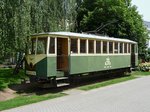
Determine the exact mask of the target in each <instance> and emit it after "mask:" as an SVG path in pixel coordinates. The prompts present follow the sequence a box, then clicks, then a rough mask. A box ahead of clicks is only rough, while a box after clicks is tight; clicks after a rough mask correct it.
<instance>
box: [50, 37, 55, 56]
mask: <svg viewBox="0 0 150 112" xmlns="http://www.w3.org/2000/svg"><path fill="white" fill-rule="evenodd" d="M52 41H53V43H52ZM55 41H56V39H55V38H54V37H50V42H49V54H55V49H56V48H55V47H56V45H55ZM51 45H53V46H51Z"/></svg>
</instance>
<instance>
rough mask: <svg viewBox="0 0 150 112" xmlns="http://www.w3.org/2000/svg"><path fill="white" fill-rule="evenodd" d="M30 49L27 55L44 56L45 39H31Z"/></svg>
mask: <svg viewBox="0 0 150 112" xmlns="http://www.w3.org/2000/svg"><path fill="white" fill-rule="evenodd" d="M31 41H32V49H31V52H30V53H29V54H46V51H47V38H33V39H32V40H31Z"/></svg>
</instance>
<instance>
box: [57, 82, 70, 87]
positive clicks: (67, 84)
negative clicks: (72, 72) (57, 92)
mask: <svg viewBox="0 0 150 112" xmlns="http://www.w3.org/2000/svg"><path fill="white" fill-rule="evenodd" d="M69 85H70V84H69V83H59V84H57V87H63V86H69Z"/></svg>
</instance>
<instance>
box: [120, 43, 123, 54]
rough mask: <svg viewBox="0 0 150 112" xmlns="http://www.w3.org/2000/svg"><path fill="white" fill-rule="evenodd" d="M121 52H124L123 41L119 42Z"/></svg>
mask: <svg viewBox="0 0 150 112" xmlns="http://www.w3.org/2000/svg"><path fill="white" fill-rule="evenodd" d="M119 53H123V42H120V44H119Z"/></svg>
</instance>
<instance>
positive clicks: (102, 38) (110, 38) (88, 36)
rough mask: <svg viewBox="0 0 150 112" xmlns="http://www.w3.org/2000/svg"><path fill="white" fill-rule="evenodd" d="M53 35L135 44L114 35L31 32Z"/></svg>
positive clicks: (39, 34)
mask: <svg viewBox="0 0 150 112" xmlns="http://www.w3.org/2000/svg"><path fill="white" fill-rule="evenodd" d="M43 35H44V36H48V35H51V36H54V37H63V38H64V37H74V38H76V37H77V38H89V39H100V40H107V41H119V42H127V43H132V44H137V42H135V41H131V40H128V39H120V38H114V37H108V36H100V35H94V34H85V33H73V32H47V33H38V34H33V35H32V36H37V37H38V36H39V37H40V36H43Z"/></svg>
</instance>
